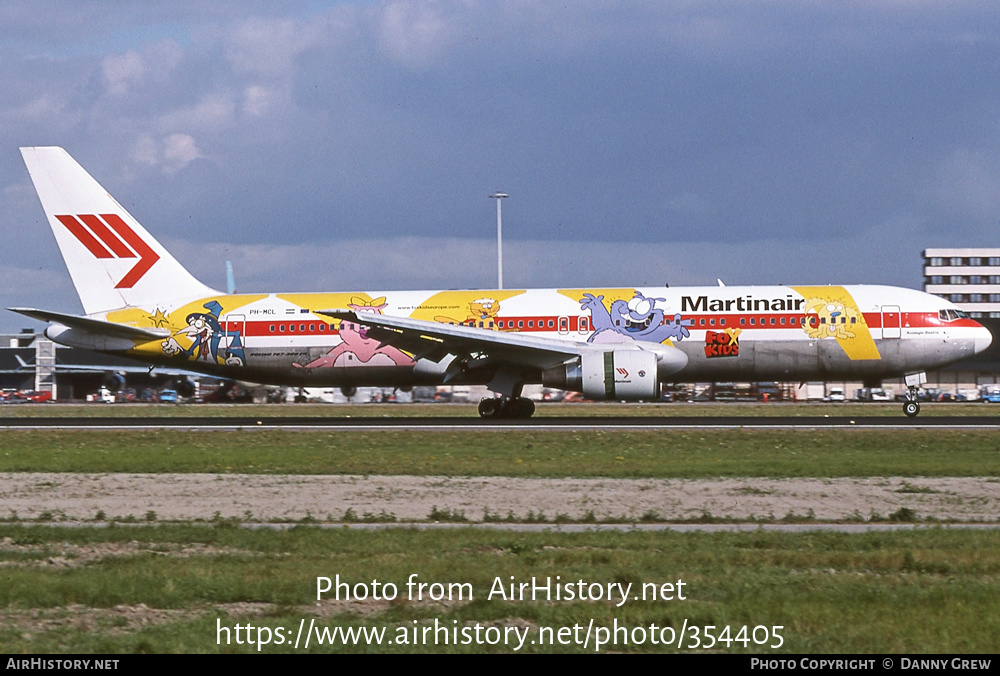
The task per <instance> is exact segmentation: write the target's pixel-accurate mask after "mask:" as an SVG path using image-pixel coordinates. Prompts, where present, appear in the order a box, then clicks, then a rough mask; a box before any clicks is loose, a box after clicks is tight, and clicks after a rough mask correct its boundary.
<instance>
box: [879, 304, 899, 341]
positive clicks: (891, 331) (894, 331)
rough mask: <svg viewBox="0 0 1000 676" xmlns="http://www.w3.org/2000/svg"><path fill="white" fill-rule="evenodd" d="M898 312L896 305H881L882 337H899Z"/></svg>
mask: <svg viewBox="0 0 1000 676" xmlns="http://www.w3.org/2000/svg"><path fill="white" fill-rule="evenodd" d="M899 318H900V314H899V306H898V305H883V306H882V337H883V338H899V336H900V320H899Z"/></svg>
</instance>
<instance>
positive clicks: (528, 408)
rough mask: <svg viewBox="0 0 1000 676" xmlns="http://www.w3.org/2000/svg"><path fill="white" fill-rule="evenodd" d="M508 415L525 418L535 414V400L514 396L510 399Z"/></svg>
mask: <svg viewBox="0 0 1000 676" xmlns="http://www.w3.org/2000/svg"><path fill="white" fill-rule="evenodd" d="M509 406H510V414H509V415H510V417H511V418H521V419H527V418H530V417H531V416H533V415H534V414H535V402H533V401H532V400H531V399H528V398H527V397H516V398H514V399H511V400H510V404H509Z"/></svg>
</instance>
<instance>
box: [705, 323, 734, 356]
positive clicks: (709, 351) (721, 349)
mask: <svg viewBox="0 0 1000 676" xmlns="http://www.w3.org/2000/svg"><path fill="white" fill-rule="evenodd" d="M705 356H706V357H707V358H709V359H715V358H717V357H739V356H740V330H739V329H726V330H725V331H721V332H720V331H706V332H705Z"/></svg>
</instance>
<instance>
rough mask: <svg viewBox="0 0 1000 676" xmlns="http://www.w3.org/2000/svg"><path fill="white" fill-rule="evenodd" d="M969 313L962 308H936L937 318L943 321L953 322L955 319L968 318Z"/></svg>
mask: <svg viewBox="0 0 1000 676" xmlns="http://www.w3.org/2000/svg"><path fill="white" fill-rule="evenodd" d="M968 318H969V313H968V312H963V311H962V310H938V319H940V320H941V321H943V322H953V321H955V320H956V319H968Z"/></svg>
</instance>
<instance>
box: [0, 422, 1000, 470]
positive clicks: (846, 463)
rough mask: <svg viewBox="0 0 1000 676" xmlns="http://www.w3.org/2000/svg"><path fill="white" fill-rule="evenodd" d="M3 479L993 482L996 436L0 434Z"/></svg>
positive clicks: (918, 432) (998, 466) (911, 432)
mask: <svg viewBox="0 0 1000 676" xmlns="http://www.w3.org/2000/svg"><path fill="white" fill-rule="evenodd" d="M0 472H139V473H159V472H180V473H186V472H207V473H249V474H360V475H368V474H387V475H405V474H409V475H420V476H428V475H444V476H512V477H619V478H711V477H774V478H783V477H878V476H901V477H919V476H924V477H941V476H953V477H961V476H987V477H996V476H1000V435H997V434H996V433H995V432H993V431H977V430H968V431H948V430H935V429H920V428H914V429H903V430H891V431H890V430H870V429H864V430H862V429H857V430H839V431H838V430H756V429H743V430H677V431H662V430H657V431H537V432H533V431H512V430H508V431H504V432H497V431H495V430H484V431H461V432H436V431H426V432H424V431H403V430H391V429H388V430H384V431H377V432H366V431H351V430H343V431H329V430H327V431H317V430H311V431H281V430H255V429H253V430H243V431H184V430H158V431H143V430H120V431H106V430H47V429H46V430H26V431H19V430H7V431H0Z"/></svg>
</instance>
